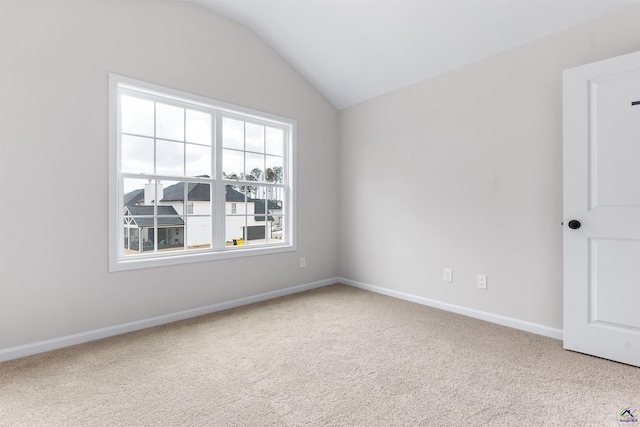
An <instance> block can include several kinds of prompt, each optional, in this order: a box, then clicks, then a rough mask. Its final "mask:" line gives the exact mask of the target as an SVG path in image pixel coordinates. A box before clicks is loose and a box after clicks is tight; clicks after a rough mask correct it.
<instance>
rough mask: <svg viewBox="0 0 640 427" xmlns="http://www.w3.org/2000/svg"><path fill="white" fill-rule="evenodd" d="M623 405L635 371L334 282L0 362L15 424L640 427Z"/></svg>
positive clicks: (635, 397) (635, 390)
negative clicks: (626, 419) (624, 416)
mask: <svg viewBox="0 0 640 427" xmlns="http://www.w3.org/2000/svg"><path fill="white" fill-rule="evenodd" d="M627 407H631V409H632V410H635V409H636V408H638V409H640V369H639V368H634V367H631V366H627V365H622V364H618V363H614V362H610V361H606V360H602V359H598V358H595V357H590V356H585V355H582V354H577V353H572V352H568V351H564V350H563V349H562V343H561V342H560V341H556V340H553V339H549V338H545V337H541V336H537V335H533V334H529V333H526V332H521V331H517V330H513V329H509V328H505V327H501V326H497V325H494V324H491V323H486V322H482V321H479V320H474V319H470V318H466V317H463V316H459V315H456V314H451V313H447V312H443V311H440V310H435V309H432V308H428V307H424V306H421V305H417V304H413V303H410V302H406V301H401V300H396V299H393V298H389V297H386V296H382V295H378V294H374V293H370V292H366V291H362V290H359V289H355V288H352V287H348V286H342V285H335V286H329V287H326V288H321V289H317V290H313V291H309V292H305V293H302V294H297V295H293V296H289V297H285V298H280V299H277V300H272V301H268V302H264V303H259V304H254V305H251V306H247V307H242V308H238V309H233V310H228V311H225V312H220V313H216V314H212V315H208V316H203V317H199V318H196V319H191V320H187V321H183V322H178V323H175V324H171V325H166V326H161V327H157V328H152V329H148V330H145V331H140V332H135V333H131V334H127V335H123V336H119V337H114V338H109V339H105V340H101V341H97V342H93V343H89V344H83V345H80V346H76V347H72V348H67V349H63V350H58V351H54V352H50V353H46V354H41V355H36V356H31V357H28V358H24V359H19V360H14V361H9V362H5V363H2V364H0V425H2V426H11V427H13V426H305V425H308V426H317V425H319V426H325V425H326V426H461V425H463V426H511V425H518V426H543V425H557V426H573V425H575V426H608V425H610V426H620V425H638V424H623V423H621V422H620V420H619V418H620V417H619V413H620V411H622V410H623V409H625V408H627ZM636 415H640V413H636Z"/></svg>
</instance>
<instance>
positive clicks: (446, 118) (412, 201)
mask: <svg viewBox="0 0 640 427" xmlns="http://www.w3.org/2000/svg"><path fill="white" fill-rule="evenodd" d="M638 22H640V6H634V7H632V8H629V9H626V10H623V11H621V12H619V13H616V14H614V15H609V16H607V17H604V18H601V19H598V20H595V21H591V22H589V23H587V24H584V25H581V26H578V27H575V28H572V29H569V30H566V31H563V32H561V33H557V34H555V35H552V36H550V37H547V38H544V39H541V40H538V41H535V42H532V43H529V44H527V45H524V46H522V47H518V48H516V49H513V50H510V51H507V52H505V53H502V54H499V55H496V56H493V57H490V58H488V59H486V60H483V61H479V62H477V63H474V64H471V65H469V66H466V67H463V68H460V69H457V70H455V71H452V72H449V73H446V74H444V75H441V76H439V77H436V78H432V79H429V80H426V81H423V82H420V83H418V84H415V85H412V86H409V87H406V88H403V89H401V90H398V91H395V92H393V93H390V94H387V95H384V96H381V97H378V98H375V99H373V100H371V101H368V102H364V103H362V104H359V105H356V106H353V107H351V108H348V109H344V110H342V111H341V112H340V125H339V126H340V146H339V155H338V159H339V170H340V177H339V182H340V199H339V211H340V214H339V218H340V240H339V251H340V270H339V271H340V276H341V277H344V278H347V279H350V280H353V281H357V282H360V283H363V284H366V285H372V286H378V287H382V288H386V289H389V290H392V291H395V292H402V293H405V294H409V295H413V296H418V297H422V298H429V299H432V300H436V301H438V302H443V303H446V304H453V305H457V306H461V307H465V308H468V309H471V310H480V311H485V312H489V313H492V314H495V315H498V316H507V317H510V318H514V319H518V320H521V321H526V322H533V323H536V324H539V325H544V326H547V327H552V328H562V227H561V225H560V223H561V222H562V220H563V218H562V92H561V89H562V86H561V85H562V70H563V69H565V68H569V67H572V66H576V65H580V64H585V63H589V62H593V61H596V60H600V59H605V58H609V57H613V56H617V55H621V54H625V53H629V52H633V51H636V50H640V26H638ZM444 267H449V268H453V270H454V282H453V283H445V282H443V280H442V269H443V268H444ZM478 273H482V274H486V275H488V290H487V291H482V290H479V289H477V288H476V284H475V280H476V274H478Z"/></svg>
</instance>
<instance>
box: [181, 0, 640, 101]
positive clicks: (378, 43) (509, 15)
mask: <svg viewBox="0 0 640 427" xmlns="http://www.w3.org/2000/svg"><path fill="white" fill-rule="evenodd" d="M192 1H194V2H196V3H199V4H201V5H203V6H205V7H208V8H210V9H211V10H213V11H215V12H218V13H220V14H221V15H223V16H226V17H227V18H230V19H232V20H234V21H237V22H239V23H241V24H244V25H246V26H247V27H249V28H251V29H252V30H253V31H254V32H255V33H257V34H258V36H260V37H261V38H262V39H263V40H264V41H265V42H266V43H268V44H269V45H270V46H271V47H272V48H273V49H275V50H276V51H277V52H278V53H279V54H280V55H281V56H282V57H283V58H284V59H285V60H287V61H288V62H289V63H290V64H291V65H292V66H293V67H294V68H295V69H296V70H297V71H298V72H299V73H300V74H302V75H303V76H304V77H305V78H306V79H307V80H308V81H309V82H310V83H311V84H313V85H314V86H315V87H316V88H317V89H318V90H319V91H320V92H321V93H323V94H324V96H325V97H326V98H327V99H328V100H329V101H330V102H331V103H332V104H333V105H334V106H335V107H337V108H339V109H341V108H345V107H348V106H351V105H354V104H357V103H359V102H362V101H365V100H367V99H370V98H374V97H376V96H378V95H381V94H384V93H387V92H390V91H393V90H395V89H398V88H401V87H404V86H407V85H410V84H412V83H415V82H418V81H421V80H424V79H427V78H430V77H433V76H436V75H438V74H441V73H445V72H447V71H450V70H453V69H455V68H458V67H461V66H463V65H466V64H469V63H471V62H474V61H478V60H481V59H483V58H486V57H488V56H491V55H494V54H497V53H499V52H503V51H505V50H508V49H511V48H513V47H516V46H519V45H522V44H525V43H528V42H530V41H533V40H536V39H539V38H542V37H544V36H546V35H549V34H552V33H555V32H558V31H561V30H563V29H566V28H570V27H572V26H575V25H578V24H581V23H583V22H586V21H589V20H591V19H595V18H597V17H600V16H603V15H605V14H609V13H612V12H614V11H617V10H619V9H621V8H624V7H628V6H631V5H633V4H636V3H640V0H192Z"/></svg>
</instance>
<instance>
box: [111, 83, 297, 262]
mask: <svg viewBox="0 0 640 427" xmlns="http://www.w3.org/2000/svg"><path fill="white" fill-rule="evenodd" d="M111 90H112V93H111V105H110V108H111V111H110V113H111V115H112V127H114V128H115V129H111V132H112V133H111V144H112V146H111V153H112V159H111V168H112V170H111V176H112V179H111V181H112V182H111V185H112V186H114V187H115V191H112V192H111V193H112V199H117V200H118V202H117V205H116V206H112V212H111V214H112V227H113V226H115V224H116V223H117V224H118V226H117V228H118V229H119V231H118V232H117V233H116V234H117V235H118V236H119V237H120V239H119V241H117V242H115V243H114V242H113V241H112V242H111V245H112V246H114V245H115V246H117V250H116V248H111V257H112V262H111V267H112V269H118V266H124V265H127V261H128V260H132V261H135V263H129V264H128V265H130V267H127V268H137V267H141V266H145V265H158V264H160V265H161V264H163V263H167V262H171V263H175V262H184V261H187V262H189V261H192V259H188V258H189V257H185V255H190V254H194V255H197V257H198V260H199V259H215V258H220V257H228V256H230V255H229V254H233V256H241V255H243V254H251V255H253V254H259V253H269V252H270V250H273V249H278V248H280V249H282V248H289V250H291V248H293V246H294V245H293V243H294V240H293V237H294V236H293V234H292V230H294V227H293V219H294V215H293V209H292V205H293V191H292V188H293V172H294V164H293V162H292V159H293V157H292V152H293V149H294V139H295V121H292V120H290V119H285V118H280V117H275V116H272V115H268V114H265V113H260V112H256V111H252V110H248V109H244V108H242V107H234V106H229V105H227V104H223V103H220V102H218V101H214V100H210V99H206V98H202V97H199V96H195V95H190V94H186V93H182V92H177V91H174V90H171V89H167V88H160V87H158V86H155V85H150V84H146V83H143V82H138V81H132V80H131V79H126V78H123V77H119V76H114V75H112V76H111ZM114 98H115V99H114ZM114 169H115V170H114ZM114 193H115V194H117V195H116V196H115V197H113V194H114ZM112 204H113V203H112ZM113 216H115V218H113ZM112 234H113V233H112ZM112 240H113V239H112ZM259 249H262V251H260V250H259ZM221 254H224V255H221ZM114 258H115V259H114ZM145 261H146V262H145ZM150 261H153V262H150Z"/></svg>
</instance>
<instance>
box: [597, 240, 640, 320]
mask: <svg viewBox="0 0 640 427" xmlns="http://www.w3.org/2000/svg"><path fill="white" fill-rule="evenodd" d="M590 258H591V259H590V260H589V262H590V264H591V275H590V276H591V277H590V282H591V283H590V287H589V291H590V295H589V297H590V298H589V299H590V304H589V306H590V308H591V310H590V313H589V320H590V322H599V323H608V324H610V325H614V326H622V327H629V328H634V329H636V330H637V331H638V332H640V316H638V315H637V314H638V313H637V309H632V308H630V307H628V306H627V304H628V302H629V301H640V286H636V281H637V280H638V278H639V277H640V262H639V261H640V240H624V239H591V253H590ZM621 296H624V298H621Z"/></svg>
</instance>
